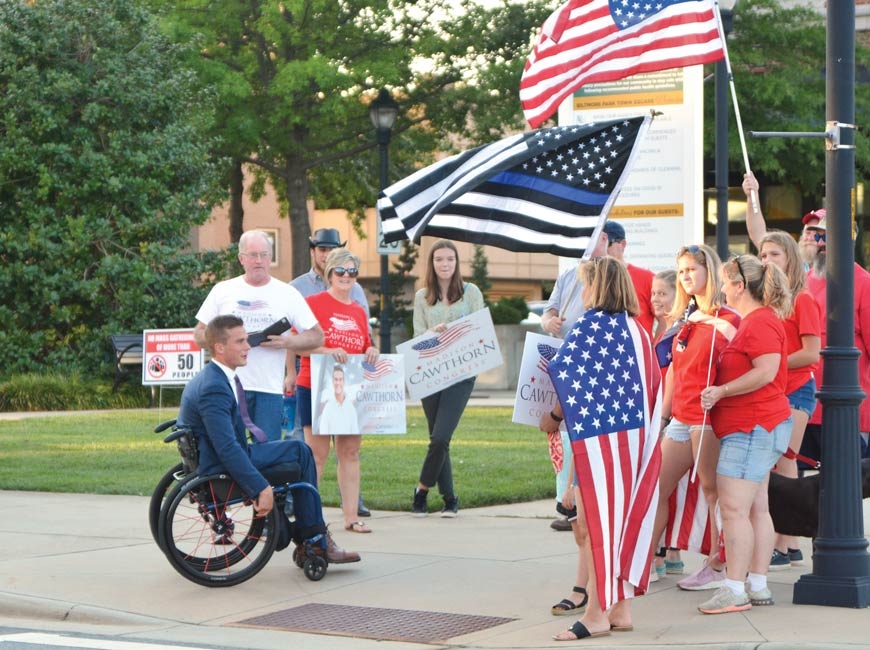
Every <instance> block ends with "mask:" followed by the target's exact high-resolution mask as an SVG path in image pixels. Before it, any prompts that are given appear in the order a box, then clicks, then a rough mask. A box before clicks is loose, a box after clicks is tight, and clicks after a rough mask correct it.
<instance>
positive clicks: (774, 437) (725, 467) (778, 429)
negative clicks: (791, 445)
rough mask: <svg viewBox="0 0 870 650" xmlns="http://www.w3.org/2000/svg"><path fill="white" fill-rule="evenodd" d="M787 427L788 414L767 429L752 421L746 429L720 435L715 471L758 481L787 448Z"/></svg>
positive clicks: (788, 422) (788, 423)
mask: <svg viewBox="0 0 870 650" xmlns="http://www.w3.org/2000/svg"><path fill="white" fill-rule="evenodd" d="M791 427H792V420H791V417H789V418H788V419H786V420H783V421H782V422H780V423H779V424H777V425H776V426H775V427H773V429H772V430H771V431H768V430H767V429H764V428H763V427H762V426H761V425H758V424H756V425H755V428H753V429H752V431H750V432H749V433H744V432H743V431H738V432H736V433H730V434H728V435H727V436H723V437H722V440H721V441H720V443H719V444H720V446H719V464H718V465H717V466H716V473H717V474H721V475H722V476H727V477H729V478H739V479H745V480H747V481H754V482H755V483H761V482H762V481H763V480H764V478H765V477H766V476H767V475H768V473H769V472H770V470H771V469H772V468H773V466H774V465H776V461H778V460H779V457H780V456H782V454H783V453H784V452H785V450H786V449H787V448H788V441H789V439H790V438H791Z"/></svg>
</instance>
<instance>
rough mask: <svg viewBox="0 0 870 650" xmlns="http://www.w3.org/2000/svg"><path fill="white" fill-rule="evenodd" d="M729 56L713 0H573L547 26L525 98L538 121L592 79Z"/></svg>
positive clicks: (526, 78)
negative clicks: (724, 47)
mask: <svg viewBox="0 0 870 650" xmlns="http://www.w3.org/2000/svg"><path fill="white" fill-rule="evenodd" d="M724 57H725V51H724V49H723V47H722V40H721V38H720V36H719V26H718V22H717V16H716V10H715V5H714V3H713V0H656V2H654V3H651V2H647V1H646V0H644V1H643V2H638V1H637V0H568V2H566V3H564V4H563V5H562V6H560V7H559V8H558V9H556V11H555V12H554V13H553V14H552V15H551V16H550V17H549V18H547V20H546V21H545V22H544V25H543V27H542V28H541V35H540V36H539V37H538V41H537V43H535V47H534V49H533V50H532V53H531V54H530V55H529V60H528V61H527V62H526V68H525V70H524V71H523V78H522V81H521V82H520V101H521V102H522V104H523V111H524V112H525V115H526V119H527V120H528V122H529V124H530V125H531V126H532V127H537V126H540V125H541V123H543V122H544V121H545V120H546V119H547V118H548V117H550V116H551V115H552V114H553V113H555V112H556V110H557V109H558V108H559V104H561V103H562V100H564V99H565V98H566V97H568V96H570V95H571V93H573V92H574V91H575V90H577V89H578V88H580V87H581V86H583V85H585V84H588V83H593V82H606V81H617V80H619V79H623V78H625V77H629V76H631V75H633V74H637V73H638V72H654V71H656V70H667V69H668V68H682V67H685V66H690V65H697V64H699V63H712V62H713V61H718V60H719V59H722V58H724Z"/></svg>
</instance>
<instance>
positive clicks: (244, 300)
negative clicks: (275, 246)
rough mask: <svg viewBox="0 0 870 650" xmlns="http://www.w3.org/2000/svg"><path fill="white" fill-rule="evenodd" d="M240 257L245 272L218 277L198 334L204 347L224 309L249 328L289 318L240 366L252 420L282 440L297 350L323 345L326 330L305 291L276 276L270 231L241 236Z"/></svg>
mask: <svg viewBox="0 0 870 650" xmlns="http://www.w3.org/2000/svg"><path fill="white" fill-rule="evenodd" d="M239 263H240V264H241V265H242V268H243V269H244V270H245V272H244V273H243V274H242V275H239V276H237V277H234V278H231V279H229V280H224V281H223V282H218V283H217V284H216V285H215V286H214V287H213V288H212V290H211V291H210V292H209V294H208V296H207V297H206V299H205V302H203V303H202V306H201V307H200V308H199V311H198V312H197V313H196V320H197V324H196V327H195V328H194V337H195V338H196V341H197V343H198V344H199V345H201V346H203V347H205V329H206V325H207V323H209V322H210V321H211V320H212V319H213V318H214V317H215V316H220V315H224V314H232V315H234V316H238V317H239V318H241V319H242V321H243V322H244V324H245V330H246V331H247V332H248V333H252V332H261V331H263V330H265V329H266V328H268V327H270V326H271V325H273V324H275V323H277V322H279V321H281V320H282V319H286V321H285V323H286V331H284V332H283V333H282V334H280V335H271V336H268V337H267V338H266V340H264V341H263V342H262V343H259V344H258V345H256V346H255V347H252V348H251V351H250V352H249V353H248V363H247V365H245V366H242V367H240V368H239V370H238V376H239V378H240V379H241V382H242V386H244V397H245V402H246V405H247V410H248V414H249V415H250V420H251V421H252V422H253V423H254V424H256V425H257V427H259V429H262V430H263V432H264V433H265V434H266V436H267V438H268V439H269V440H280V439H281V423H282V420H283V417H284V412H283V402H284V392H285V390H287V389H288V387H289V386H290V385H295V381H296V372H295V367H294V363H295V359H296V352H297V351H301V352H304V351H307V350H313V349H314V348H316V347H319V346H320V345H322V344H323V330H322V329H321V327H320V324H319V323H318V322H317V319H316V318H315V317H314V314H313V313H312V312H311V309H310V308H309V307H308V304H307V303H306V302H305V299H304V298H303V297H302V295H300V293H299V292H298V291H297V290H296V289H294V288H293V287H291V286H289V285H287V284H286V283H285V282H282V281H281V280H278V279H277V278H273V277H272V276H271V274H270V268H271V263H272V242H271V241H270V240H269V237H268V236H267V235H266V233H264V232H261V231H258V230H250V231H248V232H246V233H244V234H243V235H242V236H241V238H240V239H239ZM291 327H292V328H295V330H296V333H292V334H291V332H290V328H291ZM251 340H254V339H253V338H252V339H251Z"/></svg>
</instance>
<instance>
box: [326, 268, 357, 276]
mask: <svg viewBox="0 0 870 650" xmlns="http://www.w3.org/2000/svg"><path fill="white" fill-rule="evenodd" d="M332 272H333V273H335V274H336V275H337V276H338V277H340V278H343V277H344V276H345V275H349V276H350V277H352V278H355V277H356V276H358V275H359V269H356V268H353V267H350V268H348V267H345V266H336V267H335V268H334V269H332Z"/></svg>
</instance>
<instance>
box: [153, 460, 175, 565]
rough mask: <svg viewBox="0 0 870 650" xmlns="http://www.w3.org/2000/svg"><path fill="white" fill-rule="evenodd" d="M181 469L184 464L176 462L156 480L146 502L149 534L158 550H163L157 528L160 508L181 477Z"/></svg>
mask: <svg viewBox="0 0 870 650" xmlns="http://www.w3.org/2000/svg"><path fill="white" fill-rule="evenodd" d="M183 469H184V466H183V465H182V464H181V463H178V464H177V465H176V466H175V467H173V468H172V469H170V470H169V471H168V472H166V474H164V475H163V477H162V478H161V479H160V480H159V481H158V482H157V487H155V488H154V492H153V493H152V494H151V502H150V503H149V504H148V525H149V526H150V527H151V536H152V537H153V538H154V541H155V542H157V545H158V546H159V547H160V550H163V544H161V542H160V535H159V534H158V533H159V532H160V531H159V530H158V529H159V528H160V526H159V522H160V510H161V509H162V508H163V502H164V501H165V500H166V497H167V496H168V495H169V492H170V491H171V490H172V488H173V487H175V485H176V483H178V477H181V478H183V477H182V475H181V471H182V470H183Z"/></svg>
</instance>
